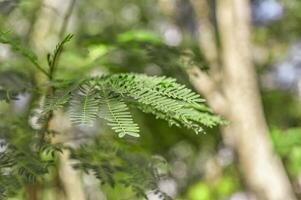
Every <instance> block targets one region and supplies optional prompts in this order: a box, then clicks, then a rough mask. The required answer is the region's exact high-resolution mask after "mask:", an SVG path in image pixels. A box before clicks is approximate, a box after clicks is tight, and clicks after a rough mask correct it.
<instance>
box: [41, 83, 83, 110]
mask: <svg viewBox="0 0 301 200" xmlns="http://www.w3.org/2000/svg"><path fill="white" fill-rule="evenodd" d="M78 85H79V83H75V84H72V85H71V86H69V87H66V88H64V89H59V90H58V91H56V92H55V94H54V95H49V96H47V97H46V101H45V105H44V108H43V112H44V113H48V112H50V111H55V110H58V109H60V108H63V107H64V105H66V104H67V103H68V102H69V101H70V99H71V97H72V92H74V90H76V89H77V87H78Z"/></svg>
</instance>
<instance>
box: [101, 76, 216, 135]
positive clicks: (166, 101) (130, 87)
mask: <svg viewBox="0 0 301 200" xmlns="http://www.w3.org/2000/svg"><path fill="white" fill-rule="evenodd" d="M104 79H105V81H106V82H107V84H108V87H112V90H113V91H115V92H116V93H120V94H121V95H123V96H124V97H129V98H130V99H133V100H134V102H136V104H137V105H138V108H140V109H141V110H142V111H143V112H147V113H152V114H154V115H155V116H156V117H157V118H160V119H164V120H166V121H168V122H169V124H173V125H177V126H184V127H187V128H191V129H193V130H194V131H195V132H197V133H199V132H202V131H203V128H202V127H201V126H200V125H203V126H209V127H211V126H213V125H217V124H220V123H222V120H221V119H220V118H219V117H215V116H213V115H212V114H211V113H210V109H208V108H207V107H206V106H205V105H204V104H201V102H203V101H204V100H203V99H201V98H200V97H199V95H197V94H195V93H194V92H192V91H191V90H189V89H186V88H185V87H184V86H182V85H180V84H178V83H175V80H174V79H169V78H165V77H148V76H145V75H138V74H119V75H112V76H109V77H105V78H104ZM177 89H178V92H177Z"/></svg>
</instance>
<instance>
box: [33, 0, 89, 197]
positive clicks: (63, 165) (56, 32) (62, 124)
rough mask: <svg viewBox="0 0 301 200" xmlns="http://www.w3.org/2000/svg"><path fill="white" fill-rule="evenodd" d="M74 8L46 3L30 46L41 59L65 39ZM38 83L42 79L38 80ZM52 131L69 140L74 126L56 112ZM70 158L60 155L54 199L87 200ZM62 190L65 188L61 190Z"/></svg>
mask: <svg viewBox="0 0 301 200" xmlns="http://www.w3.org/2000/svg"><path fill="white" fill-rule="evenodd" d="M74 4H75V0H65V1H61V0H42V4H41V5H42V6H41V7H40V10H39V12H38V14H37V16H38V17H37V19H36V21H35V24H34V25H33V28H32V32H31V36H30V44H31V45H32V46H33V48H34V49H35V51H37V52H39V54H40V55H42V56H43V55H45V57H46V54H47V53H48V52H52V51H53V49H54V48H55V45H56V44H57V43H58V42H59V41H60V40H61V39H62V37H64V34H65V31H66V30H67V28H68V27H69V26H68V24H69V21H70V19H71V17H72V16H71V13H72V10H73V8H74ZM38 79H40V78H39V77H38ZM45 95H46V94H45ZM48 128H49V129H51V130H55V131H57V132H59V133H61V134H64V135H59V136H58V137H68V133H69V132H70V122H69V121H68V120H67V118H66V117H65V116H64V115H63V114H62V113H60V112H56V113H54V115H53V117H52V118H51V119H50V121H49V123H48ZM56 140H60V139H59V138H53V142H55V141H56ZM68 157H69V152H68V151H66V150H64V151H63V153H62V154H61V155H60V159H59V166H58V180H56V183H57V184H58V186H57V187H58V188H57V189H58V190H57V191H55V193H56V194H54V196H56V197H54V199H66V200H84V199H85V195H84V191H83V187H82V184H81V180H80V178H79V176H78V174H77V172H76V171H75V170H74V169H73V168H72V166H71V164H70V161H69V160H68ZM60 186H62V188H59V187H60Z"/></svg>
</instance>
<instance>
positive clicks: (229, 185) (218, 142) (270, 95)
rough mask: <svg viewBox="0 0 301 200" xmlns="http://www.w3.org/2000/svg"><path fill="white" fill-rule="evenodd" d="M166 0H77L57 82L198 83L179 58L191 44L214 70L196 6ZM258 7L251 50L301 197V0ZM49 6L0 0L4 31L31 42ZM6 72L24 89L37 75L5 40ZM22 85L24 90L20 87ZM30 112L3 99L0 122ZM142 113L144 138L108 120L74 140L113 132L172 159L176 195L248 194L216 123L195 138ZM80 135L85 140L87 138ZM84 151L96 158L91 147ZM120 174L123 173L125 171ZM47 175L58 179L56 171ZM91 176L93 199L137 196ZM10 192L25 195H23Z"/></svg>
mask: <svg viewBox="0 0 301 200" xmlns="http://www.w3.org/2000/svg"><path fill="white" fill-rule="evenodd" d="M168 2H169V1H167V0H166V1H165V0H161V1H158V0H157V1H151V0H123V1H112V0H101V1H95V0H85V1H83V0H77V1H76V4H75V7H74V10H73V14H72V17H71V19H70V23H69V25H68V28H67V31H69V32H72V33H73V34H74V35H75V36H74V38H73V40H72V42H71V43H70V44H69V45H68V46H66V47H65V49H64V53H63V55H62V56H61V60H60V66H59V69H58V72H57V75H58V79H72V78H74V77H78V76H79V75H81V74H86V73H89V74H102V73H104V72H138V73H146V74H149V75H166V76H171V77H175V78H177V80H178V81H179V82H181V83H183V84H186V85H187V86H188V87H190V88H191V86H190V85H189V81H188V77H187V75H186V74H185V73H184V70H183V65H182V63H181V60H180V54H181V52H182V51H183V50H185V49H187V48H189V49H192V51H194V52H195V55H196V57H195V58H194V62H196V63H197V64H198V65H199V66H200V67H202V68H204V69H206V68H207V67H208V66H207V65H208V64H207V63H206V61H205V60H204V58H203V56H202V52H200V50H199V49H198V46H197V44H196V42H195V41H196V21H195V13H194V12H193V10H192V5H191V4H190V3H189V1H186V0H175V2H176V4H175V5H177V6H179V8H180V10H181V17H180V18H173V19H172V18H170V17H168V16H166V13H163V12H162V8H161V7H162V6H167V8H168V9H170V10H172V9H174V8H173V7H172V5H171V4H169V3H168ZM251 5H252V20H253V21H252V23H253V32H252V40H253V48H254V49H253V51H252V53H253V58H254V62H255V64H256V66H257V69H258V73H259V75H260V87H261V93H262V97H263V104H264V109H265V116H266V118H267V121H268V125H269V127H270V130H271V136H272V139H273V143H274V147H275V148H274V149H275V152H277V153H278V154H279V155H280V156H281V159H282V160H283V162H284V164H285V167H286V170H287V171H288V174H289V176H290V179H291V180H292V182H293V184H294V189H295V192H296V193H297V194H298V195H299V196H300V195H301V182H300V180H301V179H300V178H301V145H300V142H301V129H300V127H301V120H300V119H301V103H300V101H301V59H300V55H301V43H300V36H301V26H300V22H301V2H300V1H299V0H253V1H251ZM42 6H45V5H43V2H42V1H40V0H22V1H21V0H0V30H1V31H2V30H3V31H10V34H11V36H12V37H13V38H15V39H16V40H19V41H20V42H21V44H22V45H23V46H25V47H26V48H32V46H31V40H32V37H33V36H32V35H33V26H34V24H35V22H36V20H37V19H38V18H39V13H40V12H39V11H40V9H41V7H42ZM51 45H52V46H54V45H55V44H51ZM36 53H37V54H38V55H39V61H41V62H44V60H46V59H45V57H46V55H45V54H43V53H41V52H36ZM0 71H1V76H0V85H2V86H3V84H4V83H7V82H10V83H8V84H9V85H10V87H12V88H14V87H16V85H19V86H22V85H23V84H24V83H23V81H24V79H27V80H30V81H34V78H35V76H37V75H36V74H35V73H34V68H33V67H32V66H31V64H30V63H29V62H28V61H27V60H26V59H24V58H23V57H22V56H21V55H20V54H18V53H15V52H14V51H12V49H10V48H9V47H8V46H6V45H1V46H0ZM12 71H14V73H13V74H12ZM16 72H20V73H22V76H21V75H18V74H17V73H16ZM19 86H17V87H16V88H18V89H20V87H19ZM0 92H1V91H0ZM0 95H2V94H1V93H0ZM22 98H25V99H26V98H35V97H28V95H27V94H26V92H25V93H24V94H23V96H22ZM25 106H28V105H25ZM29 106H30V105H29ZM27 109H28V108H24V105H21V103H20V102H18V101H16V102H15V103H13V104H12V105H7V104H5V103H4V102H0V113H1V114H2V115H1V121H3V122H4V119H9V118H13V117H12V116H10V115H13V114H10V113H11V111H13V112H15V113H17V116H24V115H25V114H20V113H24V112H25V113H26V110H27ZM3 114H5V116H3ZM8 114H9V115H8ZM135 115H137V117H136V118H137V119H138V123H139V124H140V126H141V129H142V130H141V132H142V134H141V138H139V139H131V138H126V139H125V140H124V139H122V140H120V139H118V138H116V137H114V136H110V135H113V134H109V133H110V131H109V130H107V129H104V128H103V127H102V125H101V124H100V125H99V126H98V127H94V128H93V130H89V131H87V130H78V129H74V130H72V134H74V137H76V136H78V135H79V136H81V135H82V132H85V134H87V133H88V132H92V133H89V134H90V135H91V136H92V137H95V135H97V137H99V139H97V141H98V140H99V141H102V140H103V139H104V138H107V139H106V140H108V141H109V142H110V143H116V145H117V146H118V147H119V148H120V147H122V146H124V145H125V146H131V147H130V150H129V149H127V150H125V151H126V152H127V153H130V152H136V153H137V152H139V153H140V154H145V155H147V156H148V157H155V159H161V160H164V162H165V161H166V163H167V164H166V165H167V166H163V167H162V166H160V167H159V168H160V169H161V170H165V172H164V174H166V175H165V178H164V179H162V180H161V181H160V182H159V183H158V185H159V186H160V189H161V190H162V191H163V192H165V193H167V194H168V195H169V196H171V197H173V198H175V199H178V200H212V199H231V200H238V199H250V196H249V194H248V193H247V192H246V190H245V185H244V183H243V182H242V180H241V174H240V172H239V171H238V169H237V165H236V163H237V160H236V157H235V154H234V152H233V150H232V149H230V148H228V147H226V146H225V145H224V144H223V142H222V139H221V135H220V131H219V129H218V128H216V129H210V130H207V131H206V132H207V134H201V135H196V134H194V133H192V132H190V131H187V130H185V129H179V128H175V127H169V126H168V124H167V123H165V122H164V121H161V120H157V119H154V118H153V117H152V116H149V115H146V114H142V113H140V112H135ZM25 130H26V129H25ZM25 130H24V131H25ZM99 135H100V136H99ZM84 137H90V136H84ZM80 141H81V139H80V140H79V141H77V143H78V144H81V142H80ZM95 145H99V144H95ZM91 148H97V146H93V147H91ZM73 156H76V155H73ZM77 156H81V157H82V158H84V159H92V158H88V157H87V156H86V155H84V154H83V155H77ZM95 156H101V155H95ZM77 167H81V166H77ZM137 167H138V168H139V166H137ZM117 176H120V178H122V176H123V175H122V174H121V175H117ZM45 180H49V181H50V179H49V177H48V179H47V177H46V179H45ZM93 181H94V180H93ZM93 181H91V178H90V177H83V182H84V183H85V185H86V189H85V191H86V192H87V193H88V196H89V197H90V199H108V200H115V199H116V200H120V199H133V198H134V197H133V196H132V195H133V192H132V191H131V190H129V189H127V188H125V187H123V186H120V185H118V186H116V187H114V188H113V189H112V188H110V187H108V186H107V185H104V186H101V187H99V186H95V185H94V186H93V188H94V189H95V188H96V189H98V190H99V191H98V193H97V192H95V191H94V190H91V189H89V186H91V185H93V184H94V182H93ZM138 183H139V182H137V184H138ZM49 185H51V183H48V182H47V181H45V182H44V183H43V186H41V187H44V192H43V195H44V197H45V199H51V197H53V194H51V193H52V192H53V191H52V190H51V187H52V186H49ZM94 193H96V194H98V195H97V197H95V196H93V195H95V194H94ZM121 195H122V196H121ZM148 195H149V198H150V199H156V197H155V196H156V194H154V193H152V192H150V193H149V194H148ZM12 199H22V195H21V194H20V195H19V197H15V198H12Z"/></svg>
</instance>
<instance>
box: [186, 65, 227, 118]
mask: <svg viewBox="0 0 301 200" xmlns="http://www.w3.org/2000/svg"><path fill="white" fill-rule="evenodd" d="M186 73H187V74H188V76H189V79H190V82H191V84H192V85H193V86H194V88H195V89H196V90H197V92H198V93H200V94H202V95H204V97H205V98H206V99H207V101H208V104H209V106H210V107H211V108H212V109H213V110H214V112H216V113H218V114H220V115H225V114H226V113H227V106H226V99H225V97H224V95H223V94H222V92H221V90H220V88H219V87H218V84H217V83H216V82H215V81H214V80H213V79H212V78H211V77H210V76H209V75H208V74H206V73H205V72H203V71H201V70H200V69H199V68H198V67H197V66H194V67H191V68H189V69H187V70H186Z"/></svg>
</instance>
